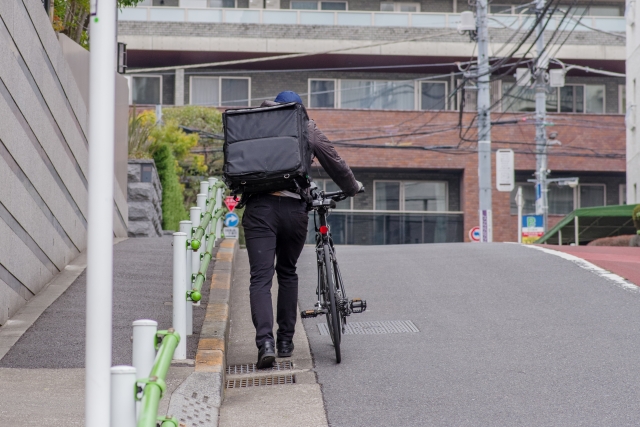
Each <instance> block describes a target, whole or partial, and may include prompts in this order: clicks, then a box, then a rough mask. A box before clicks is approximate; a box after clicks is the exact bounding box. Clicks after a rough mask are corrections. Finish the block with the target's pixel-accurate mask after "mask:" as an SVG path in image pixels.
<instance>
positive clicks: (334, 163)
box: [261, 101, 360, 196]
mask: <svg viewBox="0 0 640 427" xmlns="http://www.w3.org/2000/svg"><path fill="white" fill-rule="evenodd" d="M274 105H278V103H277V102H273V101H264V102H263V103H262V105H261V107H272V106H274ZM309 145H310V146H311V151H312V152H313V155H314V156H315V158H316V159H318V161H319V162H320V164H321V165H322V168H323V169H324V170H325V172H327V174H328V175H329V176H330V177H331V179H332V180H333V181H334V182H335V183H336V184H338V187H340V189H341V190H342V191H344V192H345V193H346V194H347V195H349V196H355V195H356V193H357V192H358V190H359V189H360V188H359V186H358V183H357V182H356V178H355V177H354V176H353V172H352V171H351V169H350V168H349V166H348V165H347V163H346V162H345V161H344V160H342V158H341V157H340V155H339V154H338V152H337V151H336V149H335V148H334V147H333V145H331V141H329V138H327V137H326V135H325V134H324V133H322V131H321V130H320V129H318V126H316V122H314V121H313V120H309Z"/></svg>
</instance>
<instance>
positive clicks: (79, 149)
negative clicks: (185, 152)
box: [0, 0, 127, 325]
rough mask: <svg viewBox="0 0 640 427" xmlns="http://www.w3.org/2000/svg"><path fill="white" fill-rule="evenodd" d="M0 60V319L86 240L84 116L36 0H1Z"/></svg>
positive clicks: (122, 221)
mask: <svg viewBox="0 0 640 427" xmlns="http://www.w3.org/2000/svg"><path fill="white" fill-rule="evenodd" d="M78 52H80V54H81V55H83V54H84V55H85V58H86V57H87V56H88V55H87V53H86V52H81V51H78ZM0 58H1V59H0V183H2V185H0V241H1V242H2V245H0V325H1V324H4V323H5V322H6V320H7V319H8V317H10V316H11V315H13V314H14V313H15V312H16V311H17V310H18V308H20V307H21V306H22V305H23V304H24V303H25V302H26V301H27V300H29V299H30V298H31V297H33V296H34V295H35V294H37V293H38V292H39V291H40V290H41V289H42V288H43V287H44V286H45V285H46V284H47V283H48V282H49V281H50V280H51V279H52V278H53V277H54V275H55V274H57V273H58V272H60V271H61V270H63V269H64V268H65V266H66V265H67V264H68V263H69V262H70V261H72V260H73V259H74V258H75V257H77V256H78V254H79V253H80V252H81V251H82V250H84V248H85V246H86V234H87V187H88V184H87V177H88V170H87V166H88V141H87V136H88V131H89V130H88V123H89V120H88V119H89V115H88V111H87V103H86V102H85V98H84V97H83V94H82V92H81V90H80V89H79V86H78V84H77V82H76V77H75V76H74V72H73V70H72V69H71V67H70V66H69V63H68V62H67V60H66V59H65V51H63V48H62V47H61V43H60V41H59V40H58V37H57V36H56V34H55V33H54V31H53V30H52V28H51V24H50V22H49V19H48V17H47V15H46V13H45V11H44V8H43V6H42V2H41V1H40V0H1V1H0ZM74 70H75V71H76V72H78V70H77V69H75V68H74ZM80 72H81V71H80ZM125 123H126V122H125ZM125 129H126V128H125ZM125 132H126V130H125ZM119 143H120V144H122V143H125V144H126V139H124V140H122V138H120V141H119ZM119 146H120V145H119ZM125 147H126V145H125ZM116 151H117V152H120V151H122V150H121V149H120V150H116ZM125 152H126V148H125ZM125 159H126V155H125ZM125 162H126V160H125ZM123 170H124V172H125V174H126V168H124V169H123ZM124 180H125V181H124V182H126V176H125V178H124ZM115 186H116V194H115V200H116V202H115V203H114V209H115V212H116V214H115V215H114V221H115V223H116V226H115V227H114V231H115V234H116V235H117V236H126V231H127V224H126V222H127V212H126V208H127V207H126V194H125V193H124V192H123V191H122V189H120V188H119V187H120V185H118V183H115ZM121 210H124V212H122V211H121Z"/></svg>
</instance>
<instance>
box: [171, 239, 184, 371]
mask: <svg viewBox="0 0 640 427" xmlns="http://www.w3.org/2000/svg"><path fill="white" fill-rule="evenodd" d="M186 249H187V234H186V233H180V232H178V233H173V328H174V329H175V331H176V332H177V333H178V334H179V335H180V336H181V337H184V339H182V340H180V342H179V343H178V347H177V348H176V352H175V354H174V358H175V359H177V360H184V359H186V358H187V340H186V336H187V313H186V311H187V306H186V304H185V296H186V295H187V281H186V279H187V273H186V269H187V257H186V255H185V253H184V251H185V250H186Z"/></svg>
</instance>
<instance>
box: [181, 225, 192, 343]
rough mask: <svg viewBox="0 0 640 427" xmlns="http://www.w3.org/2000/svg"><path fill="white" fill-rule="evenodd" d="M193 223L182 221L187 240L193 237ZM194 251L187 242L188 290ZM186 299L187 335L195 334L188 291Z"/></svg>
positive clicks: (182, 230) (182, 231)
mask: <svg viewBox="0 0 640 427" xmlns="http://www.w3.org/2000/svg"><path fill="white" fill-rule="evenodd" d="M191 224H192V223H191V221H180V232H181V233H185V234H186V235H187V242H189V240H190V239H191V230H192V229H191ZM192 253H193V251H192V250H191V245H189V243H187V247H186V251H185V256H186V257H187V268H186V269H185V270H186V272H187V274H186V280H187V290H188V289H191V268H192V267H193V260H192V258H193V257H192ZM184 300H185V305H186V309H187V317H186V319H187V335H193V304H192V303H191V301H189V300H187V294H186V293H185V296H184Z"/></svg>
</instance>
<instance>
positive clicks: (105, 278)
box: [2, 0, 133, 427]
mask: <svg viewBox="0 0 640 427" xmlns="http://www.w3.org/2000/svg"><path fill="white" fill-rule="evenodd" d="M2 1H4V0H2ZM116 10H117V9H116V0H100V2H98V1H97V0H91V16H90V18H89V19H90V32H91V52H90V71H89V84H90V88H89V91H90V93H91V99H90V106H89V168H88V170H89V193H88V205H89V206H88V213H89V216H88V230H87V310H86V311H87V313H86V318H87V326H86V357H85V374H86V375H85V424H84V425H85V426H86V427H109V426H110V425H111V423H110V414H111V410H110V402H111V336H112V319H111V318H112V301H113V300H112V294H113V177H114V174H113V164H114V154H113V147H114V140H115V136H114V123H115V93H116V89H115V83H116V77H115V73H116V64H117V63H116V54H117V50H116ZM131 391H132V392H133V390H131Z"/></svg>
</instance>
